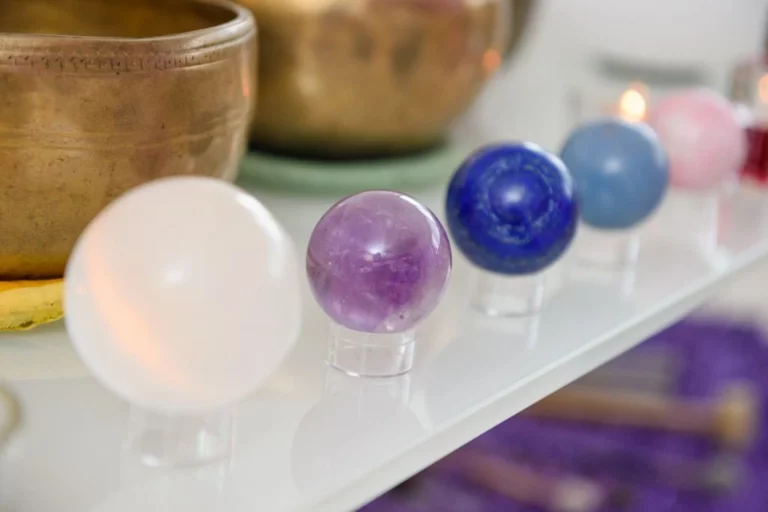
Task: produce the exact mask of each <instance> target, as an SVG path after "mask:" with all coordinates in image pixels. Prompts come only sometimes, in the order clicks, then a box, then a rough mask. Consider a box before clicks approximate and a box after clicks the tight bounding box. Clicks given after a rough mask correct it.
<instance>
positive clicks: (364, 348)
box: [327, 323, 416, 377]
mask: <svg viewBox="0 0 768 512" xmlns="http://www.w3.org/2000/svg"><path fill="white" fill-rule="evenodd" d="M415 352H416V331H415V330H409V331H405V332H399V333H386V334H374V333H367V332H360V331H353V330H351V329H347V328H346V327H343V326H341V325H339V324H336V323H332V324H331V333H330V347H329V349H328V359H327V362H328V365H330V366H331V367H333V368H336V369H337V370H340V371H342V372H344V373H346V374H347V375H351V376H353V377H395V376H397V375H403V374H405V373H408V372H409V371H410V370H411V368H413V358H414V354H415Z"/></svg>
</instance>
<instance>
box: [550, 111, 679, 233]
mask: <svg viewBox="0 0 768 512" xmlns="http://www.w3.org/2000/svg"><path fill="white" fill-rule="evenodd" d="M560 158H562V159H563V162H565V165H566V166H567V167H568V170H569V171H570V172H571V176H573V179H574V181H575V182H576V190H577V191H578V195H579V206H580V207H581V218H582V219H583V220H584V222H585V223H586V224H589V225H591V226H593V227H596V228H600V229H626V228H630V227H632V226H634V225H636V224H639V223H640V222H642V221H643V220H645V219H646V218H647V217H648V216H649V215H650V214H651V213H652V212H653V211H654V210H655V209H656V207H657V206H659V204H660V203H661V200H662V199H663V198H664V193H665V192H666V190H667V186H668V184H669V164H668V160H667V154H666V152H665V150H664V147H663V146H662V143H661V141H660V140H659V138H658V137H657V136H656V133H655V132H654V131H653V129H652V128H651V127H650V126H648V125H646V124H643V123H630V122H627V121H623V120H621V119H603V120H599V121H594V122H591V123H588V124H585V125H582V126H581V127H579V128H577V129H576V130H574V132H573V133H572V134H571V136H570V137H569V138H568V140H567V141H566V143H565V146H564V147H563V150H562V152H561V153H560Z"/></svg>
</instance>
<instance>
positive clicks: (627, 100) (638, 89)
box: [619, 84, 648, 121]
mask: <svg viewBox="0 0 768 512" xmlns="http://www.w3.org/2000/svg"><path fill="white" fill-rule="evenodd" d="M647 111H648V100H647V98H646V94H645V86H643V85H642V84H636V85H633V86H631V87H630V88H629V89H627V90H626V91H624V92H623V93H622V94H621V97H620V98H619V116H621V117H622V118H623V119H626V120H627V121H642V120H644V119H645V115H646V113H647Z"/></svg>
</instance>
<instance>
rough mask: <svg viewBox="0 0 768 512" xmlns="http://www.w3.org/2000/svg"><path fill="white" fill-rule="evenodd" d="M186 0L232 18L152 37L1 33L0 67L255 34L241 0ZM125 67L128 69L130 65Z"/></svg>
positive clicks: (210, 45) (197, 45)
mask: <svg viewBox="0 0 768 512" xmlns="http://www.w3.org/2000/svg"><path fill="white" fill-rule="evenodd" d="M189 4H191V5H194V4H197V5H207V6H213V7H218V8H221V9H224V10H227V11H229V12H230V13H232V14H233V15H234V18H232V19H230V20H229V21H226V22H224V23H220V24H216V25H212V26H210V27H206V28H202V29H198V30H193V31H188V32H179V33H171V34H167V35H161V36H152V37H111V36H78V35H75V34H38V33H19V32H6V33H0V56H2V57H1V58H0V68H2V66H3V64H6V65H7V64H10V65H14V64H15V65H25V66H28V65H30V62H29V61H27V60H26V59H27V57H28V56H29V55H37V54H41V55H45V56H51V55H54V56H57V57H95V58H98V57H116V56H130V55H131V53H132V52H133V51H136V50H138V51H139V52H145V53H147V54H165V55H183V54H186V53H190V52H200V51H205V50H212V51H215V50H217V49H220V48H222V47H227V46H232V45H236V44H240V43H243V42H245V41H247V40H249V39H252V38H253V37H255V36H256V33H257V30H258V29H257V26H256V21H255V19H254V17H253V14H252V13H251V11H250V10H249V9H248V8H246V7H243V6H242V5H240V4H237V3H235V2H232V1H230V0H189ZM14 55H15V56H16V58H15V59H14V58H13V56H14ZM9 57H10V58H9ZM20 60H21V62H20ZM5 61H7V62H5ZM31 64H32V65H34V64H35V63H34V62H32V63H31ZM45 64H46V65H45V68H46V69H50V70H51V71H60V70H57V69H55V66H54V67H50V65H49V63H45ZM156 69H163V68H156ZM110 71H112V70H110ZM125 71H131V69H130V67H129V69H126V70H125Z"/></svg>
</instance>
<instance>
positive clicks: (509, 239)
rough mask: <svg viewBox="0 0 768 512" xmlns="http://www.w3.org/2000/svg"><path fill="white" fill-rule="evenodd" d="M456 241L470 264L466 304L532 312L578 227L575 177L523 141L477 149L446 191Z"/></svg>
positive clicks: (502, 312)
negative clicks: (550, 270) (547, 275)
mask: <svg viewBox="0 0 768 512" xmlns="http://www.w3.org/2000/svg"><path fill="white" fill-rule="evenodd" d="M446 217H447V221H448V228H449V230H450V233H451V235H452V237H453V240H454V243H455V245H456V247H458V248H459V249H460V250H461V252H462V253H463V254H464V255H465V256H466V257H467V258H468V259H469V261H470V262H472V263H473V264H474V266H475V269H474V275H473V277H472V282H471V284H470V286H471V288H470V305H471V306H472V307H473V308H475V309H477V310H480V311H482V312H483V313H485V314H487V315H491V316H520V315H528V314H532V313H536V312H538V310H539V309H541V307H542V305H543V301H544V295H545V294H544V292H545V290H544V286H545V283H544V273H543V271H544V270H545V269H546V268H547V267H548V266H550V265H551V264H552V263H554V262H555V261H556V260H557V259H558V258H560V256H562V254H563V253H564V252H565V251H566V249H567V248H568V246H569V245H570V243H571V241H572V240H573V237H574V235H575V233H576V226H577V221H578V206H577V202H576V193H575V190H574V185H573V181H572V179H571V177H570V175H569V173H568V170H567V169H566V167H565V165H563V163H562V162H561V161H560V159H559V158H557V157H556V156H554V155H552V154H550V153H548V152H546V151H545V150H543V149H542V148H540V147H539V146H537V145H535V144H531V143H527V142H514V143H502V144H495V145H491V146H486V147H483V148H480V149H478V150H477V151H475V152H474V153H473V154H472V155H470V156H469V157H468V158H467V159H466V160H465V161H464V163H463V164H462V165H461V166H460V167H459V169H458V170H457V171H456V174H455V175H454V176H453V179H452V180H451V183H450V185H449V188H448V195H447V198H446Z"/></svg>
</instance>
